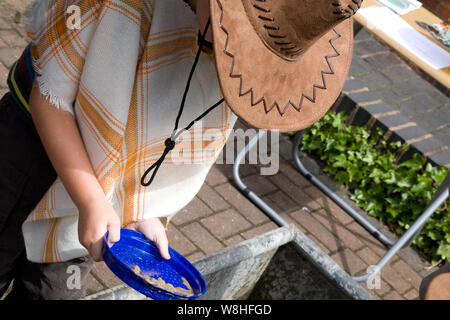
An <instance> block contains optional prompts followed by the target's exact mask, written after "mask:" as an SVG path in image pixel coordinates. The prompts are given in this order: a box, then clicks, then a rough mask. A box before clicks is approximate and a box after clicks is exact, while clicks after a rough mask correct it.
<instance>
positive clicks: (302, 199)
mask: <svg viewBox="0 0 450 320" xmlns="http://www.w3.org/2000/svg"><path fill="white" fill-rule="evenodd" d="M270 180H271V181H272V182H273V183H274V185H276V186H277V187H278V188H280V189H281V190H282V191H283V192H284V193H285V194H287V195H288V196H289V197H290V198H291V199H292V200H294V201H295V202H296V203H297V204H298V205H299V206H301V207H306V208H308V209H309V210H311V211H312V210H317V209H319V208H320V204H319V203H318V202H317V201H314V200H313V199H312V198H311V197H310V196H309V195H308V194H307V193H306V192H305V191H304V190H303V189H301V188H300V187H298V186H297V185H295V184H294V183H293V182H291V180H289V179H288V178H286V176H285V175H283V174H277V175H275V176H273V177H270Z"/></svg>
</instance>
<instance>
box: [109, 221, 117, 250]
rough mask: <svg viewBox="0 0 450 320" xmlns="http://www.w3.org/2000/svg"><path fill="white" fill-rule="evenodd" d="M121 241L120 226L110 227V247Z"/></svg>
mask: <svg viewBox="0 0 450 320" xmlns="http://www.w3.org/2000/svg"><path fill="white" fill-rule="evenodd" d="M119 240H120V225H119V224H110V225H108V245H109V246H112V245H113V244H114V243H116V242H118V241H119Z"/></svg>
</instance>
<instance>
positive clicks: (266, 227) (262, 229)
mask: <svg viewBox="0 0 450 320" xmlns="http://www.w3.org/2000/svg"><path fill="white" fill-rule="evenodd" d="M277 228H278V226H277V225H276V224H275V223H274V222H272V221H269V222H266V223H264V224H262V225H260V226H258V227H255V228H252V229H250V230H248V231H245V232H242V233H241V235H242V236H243V237H244V238H245V239H250V238H253V237H256V236H259V235H261V234H263V233H266V232H269V231H272V230H275V229H277Z"/></svg>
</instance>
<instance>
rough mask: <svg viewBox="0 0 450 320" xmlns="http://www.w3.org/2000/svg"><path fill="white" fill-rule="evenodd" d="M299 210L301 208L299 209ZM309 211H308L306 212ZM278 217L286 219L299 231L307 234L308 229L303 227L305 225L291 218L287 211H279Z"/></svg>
mask: <svg viewBox="0 0 450 320" xmlns="http://www.w3.org/2000/svg"><path fill="white" fill-rule="evenodd" d="M300 210H301V209H300ZM306 213H309V212H306ZM280 217H281V218H282V219H283V220H284V221H286V222H287V223H288V224H292V225H294V226H295V227H296V228H297V229H298V230H300V231H301V232H303V233H304V234H307V233H308V231H307V230H306V229H305V227H303V226H302V225H301V224H300V223H298V221H297V220H295V219H293V218H292V217H291V216H290V215H289V213H281V214H280Z"/></svg>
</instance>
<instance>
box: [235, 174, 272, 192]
mask: <svg viewBox="0 0 450 320" xmlns="http://www.w3.org/2000/svg"><path fill="white" fill-rule="evenodd" d="M242 181H243V182H244V184H245V185H246V186H247V187H248V188H249V189H250V190H252V191H253V192H254V193H255V194H256V195H258V196H263V195H265V194H268V193H270V192H273V191H275V190H277V187H276V186H275V185H274V184H273V183H272V182H271V181H270V179H269V177H268V176H261V175H259V174H257V175H252V176H249V177H246V178H244V179H242Z"/></svg>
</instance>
